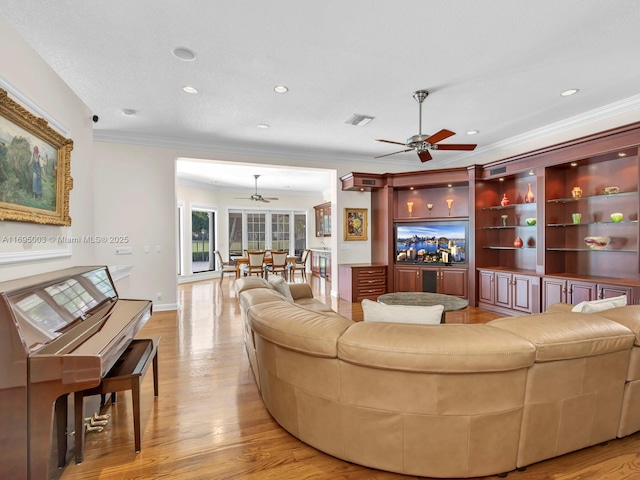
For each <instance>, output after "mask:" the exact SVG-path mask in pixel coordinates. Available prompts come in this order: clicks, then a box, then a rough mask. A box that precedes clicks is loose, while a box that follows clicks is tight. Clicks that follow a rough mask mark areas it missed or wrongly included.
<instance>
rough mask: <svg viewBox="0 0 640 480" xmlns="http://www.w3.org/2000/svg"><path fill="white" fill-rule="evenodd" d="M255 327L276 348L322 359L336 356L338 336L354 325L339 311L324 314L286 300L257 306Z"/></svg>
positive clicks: (253, 310) (252, 318)
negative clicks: (338, 312)
mask: <svg viewBox="0 0 640 480" xmlns="http://www.w3.org/2000/svg"><path fill="white" fill-rule="evenodd" d="M247 316H248V318H249V321H250V322H251V328H252V329H253V330H254V332H256V333H257V334H258V335H260V336H262V337H264V338H266V339H267V340H269V341H270V342H272V343H275V344H276V345H280V346H282V347H285V348H289V349H291V350H296V351H298V352H304V353H308V354H311V355H317V356H322V357H336V355H337V353H338V337H339V336H340V335H341V334H342V333H343V332H344V331H345V330H346V329H347V328H348V327H349V326H351V325H352V324H353V322H352V321H351V320H349V319H347V318H345V317H343V316H341V315H338V314H337V313H335V312H331V313H329V314H323V313H321V312H315V311H313V310H310V309H307V308H304V307H301V306H298V305H296V304H291V303H288V302H286V301H282V300H280V301H275V302H266V303H260V304H254V305H253V306H252V307H251V308H249V309H248V311H247Z"/></svg>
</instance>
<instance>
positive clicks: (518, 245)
mask: <svg viewBox="0 0 640 480" xmlns="http://www.w3.org/2000/svg"><path fill="white" fill-rule="evenodd" d="M523 245H524V242H523V241H522V239H521V238H520V237H516V239H515V240H514V242H513V246H514V247H516V248H522V247H523Z"/></svg>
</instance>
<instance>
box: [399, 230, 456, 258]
mask: <svg viewBox="0 0 640 480" xmlns="http://www.w3.org/2000/svg"><path fill="white" fill-rule="evenodd" d="M395 234H396V238H395V243H396V263H431V264H444V265H449V264H454V263H457V264H460V263H466V262H467V226H466V225H465V224H462V223H458V224H452V223H447V224H426V225H425V224H421V225H418V224H413V225H396V227H395Z"/></svg>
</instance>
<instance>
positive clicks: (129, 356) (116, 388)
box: [74, 337, 160, 463]
mask: <svg viewBox="0 0 640 480" xmlns="http://www.w3.org/2000/svg"><path fill="white" fill-rule="evenodd" d="M159 342H160V337H153V338H141V339H136V340H133V341H132V342H131V344H130V345H129V346H128V347H127V349H126V350H125V351H124V353H123V354H122V355H121V356H120V358H119V359H118V361H117V362H116V364H115V365H114V366H113V367H112V368H111V370H109V373H107V374H106V375H105V376H104V378H103V379H102V381H101V382H100V385H98V386H97V387H94V388H89V389H87V390H81V391H79V392H75V398H74V409H75V429H76V435H75V441H76V463H82V460H83V459H84V435H85V429H84V408H83V407H84V397H88V396H90V395H98V394H101V395H106V394H109V393H115V392H121V391H124V390H131V399H132V402H133V429H134V435H135V446H136V453H138V452H140V450H141V447H140V443H141V442H140V384H141V382H142V378H143V377H144V375H145V373H146V372H147V370H148V368H149V365H151V364H153V394H154V396H156V397H157V396H158V355H157V354H158V343H159ZM112 398H113V397H112Z"/></svg>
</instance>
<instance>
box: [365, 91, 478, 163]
mask: <svg viewBox="0 0 640 480" xmlns="http://www.w3.org/2000/svg"><path fill="white" fill-rule="evenodd" d="M428 95H429V92H428V91H427V90H418V91H417V92H414V94H413V98H415V99H416V101H417V102H418V104H419V105H420V123H419V124H418V135H414V136H413V137H410V138H408V139H407V143H400V142H393V141H391V140H382V139H376V142H386V143H393V144H396V145H404V146H405V147H406V148H405V149H404V150H400V151H399V152H393V153H387V154H386V155H379V156H377V157H375V158H382V157H388V156H389V155H395V154H397V153H404V152H410V151H411V150H415V151H416V152H417V153H418V157H420V161H421V162H423V163H424V162H426V161H427V160H431V159H432V158H433V157H432V156H431V154H430V153H429V150H474V149H475V148H476V147H477V145H476V144H472V143H449V144H444V145H440V144H439V143H438V142H441V141H442V140H445V139H447V138H449V137H451V136H453V135H455V133H454V132H452V131H451V130H446V129H442V130H440V131H439V132H437V133H434V134H433V135H431V136H429V135H423V134H422V102H424V99H425V98H427V96H428Z"/></svg>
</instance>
